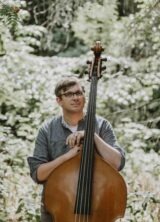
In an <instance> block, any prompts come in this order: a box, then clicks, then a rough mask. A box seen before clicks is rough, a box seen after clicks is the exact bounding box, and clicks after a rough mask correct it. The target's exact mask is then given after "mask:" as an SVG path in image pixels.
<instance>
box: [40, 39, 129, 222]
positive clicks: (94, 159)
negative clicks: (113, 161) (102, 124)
mask: <svg viewBox="0 0 160 222" xmlns="http://www.w3.org/2000/svg"><path fill="white" fill-rule="evenodd" d="M92 50H93V52H94V57H93V61H92V62H88V63H89V66H90V70H89V79H90V93H89V102H88V109H87V115H86V127H85V133H84V141H83V148H82V150H81V152H80V153H79V154H77V155H76V156H75V157H73V158H72V159H70V160H68V161H66V162H64V163H63V164H62V165H60V166H59V167H57V168H56V169H54V171H53V172H52V173H51V174H50V176H49V178H48V180H47V182H46V184H45V189H44V204H45V207H46V209H47V211H48V212H49V213H50V214H51V215H52V218H53V221H54V222H114V221H115V220H117V219H118V218H122V217H124V213H125V208H126V200H127V188H126V184H125V181H124V179H123V177H122V176H121V174H120V173H119V172H118V171H117V170H115V169H114V168H113V167H112V166H110V165H109V164H108V163H106V162H105V161H104V160H103V159H102V158H101V156H100V155H99V154H98V153H97V152H96V149H95V144H94V132H95V122H96V120H95V118H96V117H95V114H96V99H95V98H96V94H97V83H98V80H99V78H101V72H102V70H103V67H102V62H103V61H104V59H103V58H101V53H102V51H103V48H102V46H101V43H100V42H99V41H97V42H96V44H95V46H94V47H93V48H92Z"/></svg>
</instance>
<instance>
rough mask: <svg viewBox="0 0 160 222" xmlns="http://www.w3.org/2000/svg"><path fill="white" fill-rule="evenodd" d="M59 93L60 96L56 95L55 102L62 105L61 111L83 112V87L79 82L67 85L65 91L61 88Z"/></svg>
mask: <svg viewBox="0 0 160 222" xmlns="http://www.w3.org/2000/svg"><path fill="white" fill-rule="evenodd" d="M60 94H61V96H60V97H57V102H58V104H59V105H60V106H61V107H62V109H63V112H65V113H67V112H69V113H81V112H83V108H84V104H85V97H84V92H83V89H82V87H81V86H80V85H79V84H76V85H74V86H71V87H69V88H68V89H67V90H66V91H63V90H61V92H60Z"/></svg>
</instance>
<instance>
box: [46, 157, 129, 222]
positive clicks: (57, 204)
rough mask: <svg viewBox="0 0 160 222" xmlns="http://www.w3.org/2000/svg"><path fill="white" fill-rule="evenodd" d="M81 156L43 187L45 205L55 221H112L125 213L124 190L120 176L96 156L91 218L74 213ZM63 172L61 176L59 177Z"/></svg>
mask: <svg viewBox="0 0 160 222" xmlns="http://www.w3.org/2000/svg"><path fill="white" fill-rule="evenodd" d="M80 159H81V154H78V155H77V156H76V157H74V158H72V159H71V160H70V161H67V162H65V163H63V164H62V165H61V166H59V167H58V168H57V169H55V170H54V171H53V172H52V174H51V175H50V177H49V179H48V180H47V183H46V185H45V195H44V196H45V199H44V202H45V206H46V208H47V209H48V211H49V212H50V214H51V215H52V217H53V218H54V220H53V221H55V222H113V221H115V220H116V219H118V218H122V217H123V216H124V213H125V208H126V199H127V189H126V185H125V182H124V180H123V178H122V176H121V175H120V174H119V173H118V172H117V171H116V170H115V169H113V168H112V167H111V166H110V165H109V164H107V163H106V162H105V161H104V160H103V159H101V157H99V156H98V155H97V154H95V158H94V175H93V188H92V207H91V214H90V215H87V216H86V215H76V214H74V205H75V199H76V192H77V183H78V173H79V166H80ZM62 172H63V174H62Z"/></svg>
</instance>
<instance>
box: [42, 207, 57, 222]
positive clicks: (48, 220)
mask: <svg viewBox="0 0 160 222" xmlns="http://www.w3.org/2000/svg"><path fill="white" fill-rule="evenodd" d="M41 222H54V220H53V218H52V216H51V215H50V214H49V213H48V212H47V211H46V210H45V207H44V205H43V204H41Z"/></svg>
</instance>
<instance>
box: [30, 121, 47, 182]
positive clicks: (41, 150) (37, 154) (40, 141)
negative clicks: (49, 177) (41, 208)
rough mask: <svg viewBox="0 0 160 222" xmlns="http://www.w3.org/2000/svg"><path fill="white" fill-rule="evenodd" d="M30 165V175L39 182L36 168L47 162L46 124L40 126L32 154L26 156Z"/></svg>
mask: <svg viewBox="0 0 160 222" xmlns="http://www.w3.org/2000/svg"><path fill="white" fill-rule="evenodd" d="M27 160H28V164H29V167H30V175H31V177H32V179H33V180H34V181H35V182H36V183H43V182H40V181H39V180H38V178H37V169H38V167H39V166H40V165H41V164H43V163H47V162H49V153H48V139H47V125H44V126H42V127H41V128H40V130H39V132H38V135H37V138H36V141H35V149H34V153H33V156H30V157H28V158H27Z"/></svg>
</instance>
